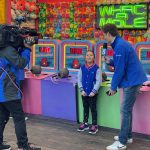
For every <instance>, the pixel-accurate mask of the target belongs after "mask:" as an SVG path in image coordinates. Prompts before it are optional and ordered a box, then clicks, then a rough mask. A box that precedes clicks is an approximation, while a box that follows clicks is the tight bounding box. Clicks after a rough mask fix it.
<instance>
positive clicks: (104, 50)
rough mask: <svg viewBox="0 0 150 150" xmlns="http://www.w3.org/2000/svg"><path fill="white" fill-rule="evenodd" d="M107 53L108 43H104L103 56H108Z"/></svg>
mask: <svg viewBox="0 0 150 150" xmlns="http://www.w3.org/2000/svg"><path fill="white" fill-rule="evenodd" d="M106 51H107V43H104V44H103V48H102V56H106Z"/></svg>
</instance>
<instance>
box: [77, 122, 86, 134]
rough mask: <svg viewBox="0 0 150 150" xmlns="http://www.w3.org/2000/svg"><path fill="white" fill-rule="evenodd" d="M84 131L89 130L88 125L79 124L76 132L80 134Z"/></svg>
mask: <svg viewBox="0 0 150 150" xmlns="http://www.w3.org/2000/svg"><path fill="white" fill-rule="evenodd" d="M85 130H89V125H88V123H81V124H80V126H79V128H78V129H77V131H79V132H82V131H85Z"/></svg>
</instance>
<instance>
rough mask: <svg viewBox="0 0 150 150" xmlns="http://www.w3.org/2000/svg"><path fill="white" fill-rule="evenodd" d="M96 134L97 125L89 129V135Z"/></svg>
mask: <svg viewBox="0 0 150 150" xmlns="http://www.w3.org/2000/svg"><path fill="white" fill-rule="evenodd" d="M97 132H98V125H92V126H91V127H90V131H89V133H90V134H96V133H97Z"/></svg>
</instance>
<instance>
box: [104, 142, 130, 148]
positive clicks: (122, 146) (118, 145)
mask: <svg viewBox="0 0 150 150" xmlns="http://www.w3.org/2000/svg"><path fill="white" fill-rule="evenodd" d="M106 149H107V150H124V149H127V146H126V145H123V144H121V143H120V142H119V141H115V142H114V143H113V144H112V145H110V146H107V147H106Z"/></svg>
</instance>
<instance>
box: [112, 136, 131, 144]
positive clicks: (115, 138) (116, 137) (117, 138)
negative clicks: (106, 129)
mask: <svg viewBox="0 0 150 150" xmlns="http://www.w3.org/2000/svg"><path fill="white" fill-rule="evenodd" d="M114 140H115V141H119V136H114ZM127 143H128V144H131V143H133V138H128V140H127Z"/></svg>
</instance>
